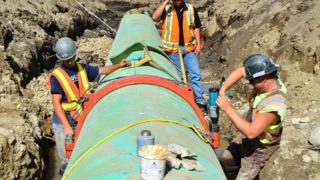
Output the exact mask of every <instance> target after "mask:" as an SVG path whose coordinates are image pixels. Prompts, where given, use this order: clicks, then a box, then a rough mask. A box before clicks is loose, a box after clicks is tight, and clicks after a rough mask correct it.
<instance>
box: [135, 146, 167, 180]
mask: <svg viewBox="0 0 320 180" xmlns="http://www.w3.org/2000/svg"><path fill="white" fill-rule="evenodd" d="M168 154H169V151H168V150H167V149H166V148H164V147H162V146H157V145H147V146H143V147H141V148H140V149H139V156H140V176H141V177H142V179H145V180H161V179H163V177H164V173H165V170H166V158H167V157H168Z"/></svg>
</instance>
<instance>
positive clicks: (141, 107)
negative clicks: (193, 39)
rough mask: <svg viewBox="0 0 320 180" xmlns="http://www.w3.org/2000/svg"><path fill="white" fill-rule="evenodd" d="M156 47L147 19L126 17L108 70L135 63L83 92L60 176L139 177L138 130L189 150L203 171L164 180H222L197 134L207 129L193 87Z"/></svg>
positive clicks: (156, 37)
mask: <svg viewBox="0 0 320 180" xmlns="http://www.w3.org/2000/svg"><path fill="white" fill-rule="evenodd" d="M161 46H162V44H161V38H160V36H159V34H158V31H157V30H156V28H155V26H154V23H153V21H152V19H151V18H150V16H149V15H147V14H144V13H138V12H137V10H131V11H129V12H127V13H126V14H125V16H124V17H123V19H122V21H121V23H120V26H119V29H118V33H117V35H116V37H115V40H114V42H113V44H112V48H111V50H110V52H109V56H108V58H107V60H106V65H110V64H116V63H119V62H120V61H121V60H122V59H128V60H130V61H131V62H132V64H133V65H132V67H128V68H123V69H119V70H118V71H115V72H114V73H111V74H109V75H105V76H102V77H101V79H100V81H99V86H98V87H97V88H96V90H95V92H94V93H93V94H88V95H87V97H88V101H86V102H84V111H83V113H82V114H81V115H80V117H79V120H78V127H77V130H76V134H75V146H74V149H73V151H72V154H71V158H70V160H69V163H68V167H67V169H66V171H65V174H64V176H63V179H139V178H140V176H139V175H140V174H139V172H140V169H139V157H138V156H137V154H136V138H137V135H138V134H139V133H140V131H141V130H143V129H149V130H151V131H152V133H153V134H154V135H155V141H156V144H163V145H167V144H172V143H174V144H180V145H182V146H184V147H186V148H188V149H190V150H192V151H193V152H195V153H196V154H197V155H198V158H197V159H198V162H199V163H200V164H201V165H202V166H203V167H204V168H205V169H206V171H205V172H197V171H188V170H186V169H183V168H182V169H179V170H176V169H171V170H170V171H169V172H167V174H166V175H165V179H167V178H169V179H177V178H178V179H226V178H225V175H224V173H223V170H222V168H221V166H220V163H219V161H218V159H217V157H216V155H215V153H214V151H213V148H212V144H213V140H212V139H208V137H206V136H204V135H203V134H206V135H208V134H210V131H209V128H208V125H207V123H206V121H205V119H204V117H203V115H202V112H201V110H200V109H199V108H198V106H197V105H196V104H195V102H194V96H193V91H192V88H191V87H190V86H188V85H186V84H184V83H183V81H182V80H181V78H180V77H179V74H178V72H177V70H176V68H175V67H174V65H173V64H172V63H171V61H170V59H169V57H168V56H167V55H166V54H165V53H164V52H163V51H162V48H161ZM203 132H205V133H203ZM208 142H209V143H208Z"/></svg>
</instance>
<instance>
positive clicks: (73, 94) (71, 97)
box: [47, 63, 90, 119]
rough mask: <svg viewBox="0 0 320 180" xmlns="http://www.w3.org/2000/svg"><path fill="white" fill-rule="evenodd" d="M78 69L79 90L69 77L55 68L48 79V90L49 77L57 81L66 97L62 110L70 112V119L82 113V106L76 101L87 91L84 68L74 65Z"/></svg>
mask: <svg viewBox="0 0 320 180" xmlns="http://www.w3.org/2000/svg"><path fill="white" fill-rule="evenodd" d="M76 65H77V67H78V70H79V71H78V82H79V88H78V87H77V86H76V84H75V83H74V82H73V81H72V80H71V78H70V77H69V75H68V74H67V73H66V72H65V71H64V70H63V69H62V68H61V67H58V68H56V69H55V70H54V71H53V72H52V73H50V74H49V77H48V82H47V84H48V88H49V90H50V91H51V85H50V80H51V76H54V77H55V78H57V80H58V81H59V83H60V85H61V87H62V89H63V91H64V93H65V94H66V97H67V102H63V103H62V109H63V110H64V111H70V114H71V117H72V118H74V119H76V118H77V117H78V116H79V115H80V114H81V112H82V104H78V103H77V101H78V100H79V99H80V98H81V97H82V96H83V95H84V94H85V93H86V92H87V91H88V90H89V88H90V86H89V81H88V76H87V72H86V70H85V66H84V65H83V64H80V63H76Z"/></svg>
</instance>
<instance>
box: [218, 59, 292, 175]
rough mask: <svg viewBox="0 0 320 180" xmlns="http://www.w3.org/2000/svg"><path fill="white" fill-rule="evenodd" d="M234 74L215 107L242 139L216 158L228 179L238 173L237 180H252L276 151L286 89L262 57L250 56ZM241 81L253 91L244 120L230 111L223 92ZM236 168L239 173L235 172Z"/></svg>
mask: <svg viewBox="0 0 320 180" xmlns="http://www.w3.org/2000/svg"><path fill="white" fill-rule="evenodd" d="M243 66H244V67H240V68H238V69H236V70H234V71H233V72H232V73H231V74H230V75H229V76H228V78H227V79H226V81H225V83H224V84H223V85H222V87H221V90H220V92H219V94H220V96H219V97H218V100H217V104H218V106H219V107H220V108H221V109H222V110H223V111H224V112H225V113H226V114H227V116H228V117H229V118H230V120H231V121H232V123H233V124H234V125H235V126H236V128H237V129H238V130H239V131H240V132H241V133H242V134H243V135H244V136H245V137H243V138H240V139H236V140H234V141H233V142H232V143H231V144H230V146H229V147H228V148H227V150H225V151H224V152H223V154H222V155H221V157H220V161H221V163H222V166H223V167H224V169H225V172H226V174H227V176H228V175H232V173H233V172H234V171H235V172H237V170H239V172H238V175H237V179H255V178H257V176H258V175H259V172H260V170H261V169H262V168H263V167H264V166H265V163H266V161H267V160H268V159H269V157H270V156H271V155H272V154H273V153H274V152H275V151H276V150H277V149H278V148H279V144H280V137H281V133H282V127H283V123H284V119H285V116H286V112H287V99H286V97H285V93H286V87H285V86H284V84H283V83H282V82H281V80H280V79H279V78H278V73H277V72H278V68H279V65H278V64H273V62H272V60H271V59H270V58H269V57H268V56H266V55H264V54H253V55H251V56H249V57H248V58H247V59H246V60H245V61H244V63H243ZM243 77H245V78H246V79H247V80H249V82H250V84H251V85H252V86H253V87H254V89H253V92H252V93H251V96H250V99H249V105H250V109H249V112H248V115H247V118H246V119H244V118H242V117H241V116H240V115H239V114H238V113H237V111H236V110H235V109H234V108H233V106H232V104H231V102H230V100H229V99H228V98H227V97H226V96H225V92H226V91H227V90H228V89H229V88H230V87H231V86H232V85H233V84H235V83H236V82H237V81H238V80H240V79H241V78H243ZM239 168H240V169H239Z"/></svg>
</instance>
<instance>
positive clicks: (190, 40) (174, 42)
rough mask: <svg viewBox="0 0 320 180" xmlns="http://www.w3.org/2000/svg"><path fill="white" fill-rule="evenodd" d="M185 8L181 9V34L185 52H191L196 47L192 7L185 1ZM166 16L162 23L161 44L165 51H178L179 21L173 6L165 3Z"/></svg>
mask: <svg viewBox="0 0 320 180" xmlns="http://www.w3.org/2000/svg"><path fill="white" fill-rule="evenodd" d="M185 4H186V7H187V10H184V11H183V36H184V45H185V46H187V48H186V49H185V51H186V52H191V51H193V50H194V49H195V48H196V39H195V37H194V32H193V31H194V27H195V19H194V7H193V5H191V4H189V3H185ZM165 11H166V16H165V18H164V20H163V23H162V44H163V49H164V51H166V52H174V53H176V52H178V51H179V50H178V48H179V34H180V29H179V21H178V15H177V12H176V10H175V8H174V6H172V5H171V4H170V5H167V6H166V7H165Z"/></svg>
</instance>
